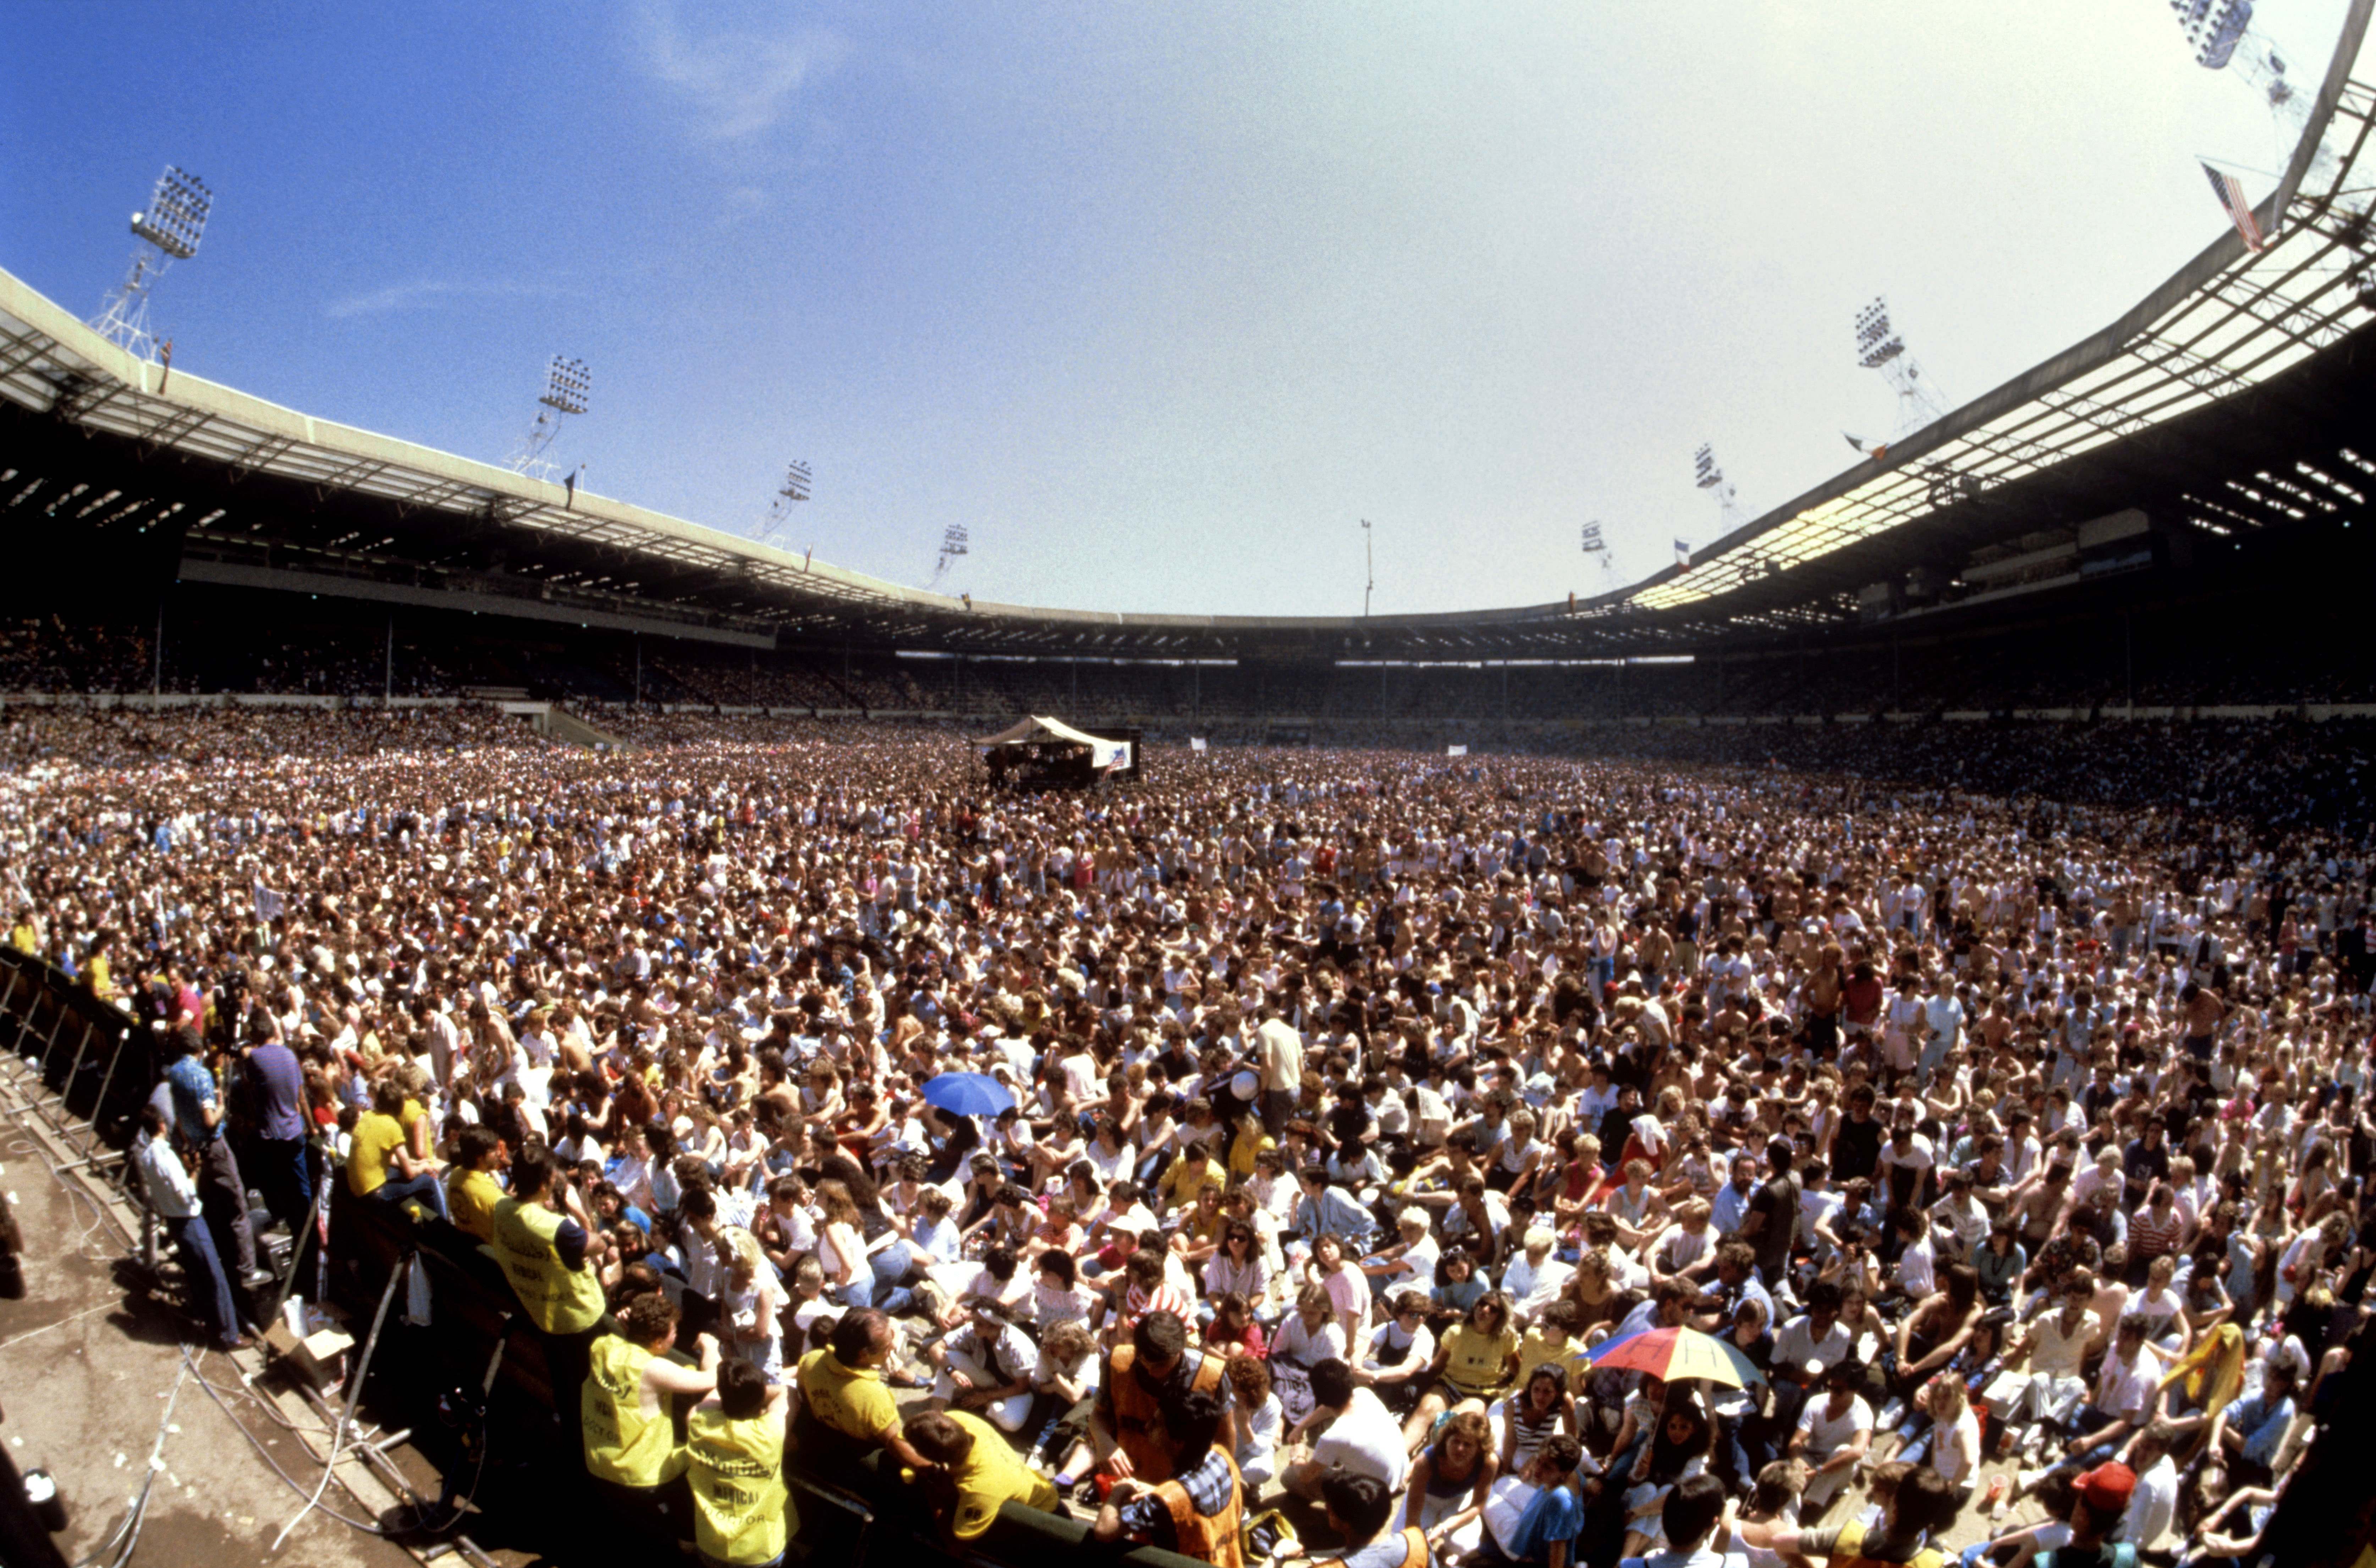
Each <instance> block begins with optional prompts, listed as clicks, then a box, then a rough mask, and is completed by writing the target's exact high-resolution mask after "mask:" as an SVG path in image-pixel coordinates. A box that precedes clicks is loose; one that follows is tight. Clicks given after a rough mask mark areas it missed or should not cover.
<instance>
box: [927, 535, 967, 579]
mask: <svg viewBox="0 0 2376 1568" xmlns="http://www.w3.org/2000/svg"><path fill="white" fill-rule="evenodd" d="M969 543H970V540H968V537H967V534H966V526H965V525H964V524H963V523H951V524H950V525H949V526H948V528H947V529H945V530H944V531H943V532H942V534H941V554H940V559H939V560H938V561H936V562H935V563H933V582H934V583H935V584H937V583H939V582H940V580H941V579H942V578H943V577H945V576H948V575H949V563H950V562H952V561H954V560H956V558H957V557H958V556H960V555H968V554H971V553H972V551H971V550H970V549H969V548H968V546H969Z"/></svg>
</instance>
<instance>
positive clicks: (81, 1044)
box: [58, 1004, 90, 1116]
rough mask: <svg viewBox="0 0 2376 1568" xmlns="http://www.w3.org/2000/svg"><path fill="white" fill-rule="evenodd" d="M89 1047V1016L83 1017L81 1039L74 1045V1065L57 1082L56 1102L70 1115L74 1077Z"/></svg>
mask: <svg viewBox="0 0 2376 1568" xmlns="http://www.w3.org/2000/svg"><path fill="white" fill-rule="evenodd" d="M60 1005H62V1006H63V1005H64V1004H60ZM89 1049H90V1020H89V1018H85V1019H84V1020H83V1021H82V1039H80V1040H79V1041H77V1043H76V1045H75V1057H74V1065H73V1066H71V1067H68V1068H67V1069H66V1075H65V1078H63V1079H62V1080H60V1081H59V1084H58V1104H59V1105H60V1106H61V1107H62V1108H64V1110H65V1113H66V1114H67V1115H68V1116H72V1115H73V1114H74V1084H75V1079H76V1078H77V1076H79V1075H80V1074H81V1073H82V1059H83V1053H84V1052H85V1051H89Z"/></svg>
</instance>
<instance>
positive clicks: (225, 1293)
mask: <svg viewBox="0 0 2376 1568" xmlns="http://www.w3.org/2000/svg"><path fill="white" fill-rule="evenodd" d="M165 1223H166V1224H167V1225H168V1226H170V1227H171V1228H172V1232H173V1241H174V1243H175V1244H176V1245H177V1246H179V1247H180V1249H181V1252H182V1271H183V1272H184V1274H186V1275H188V1276H189V1278H190V1304H191V1306H192V1307H194V1308H195V1309H196V1310H197V1312H198V1313H201V1314H202V1315H204V1317H205V1318H206V1320H207V1326H208V1327H209V1328H211V1329H213V1330H214V1331H215V1337H216V1338H217V1339H218V1340H220V1341H221V1342H222V1343H223V1344H225V1345H228V1344H230V1343H231V1342H232V1340H234V1339H236V1338H238V1337H239V1307H238V1304H237V1303H236V1302H234V1301H232V1294H231V1279H230V1277H228V1276H226V1275H225V1274H224V1273H223V1265H222V1258H221V1256H220V1254H219V1253H216V1251H215V1239H214V1233H213V1232H212V1231H210V1230H208V1229H207V1222H206V1218H205V1217H204V1216H203V1215H196V1214H194V1215H192V1216H190V1217H189V1218H186V1219H169V1220H167V1221H166V1222H165Z"/></svg>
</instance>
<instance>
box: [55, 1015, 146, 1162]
mask: <svg viewBox="0 0 2376 1568" xmlns="http://www.w3.org/2000/svg"><path fill="white" fill-rule="evenodd" d="M131 1042H132V1030H131V1028H129V1027H128V1026H127V1027H126V1028H125V1030H124V1032H123V1033H122V1034H119V1035H117V1036H116V1037H115V1050H114V1051H113V1052H111V1053H110V1054H109V1056H108V1058H107V1071H106V1072H104V1073H102V1074H101V1075H100V1078H99V1094H98V1095H97V1097H96V1098H94V1099H92V1100H91V1102H90V1115H89V1118H88V1119H87V1123H86V1124H87V1125H88V1126H89V1128H90V1142H89V1143H88V1144H86V1145H85V1146H84V1147H85V1149H86V1151H87V1152H89V1153H90V1154H92V1155H96V1154H97V1153H98V1152H99V1150H98V1147H97V1145H98V1143H99V1139H100V1136H101V1134H100V1131H99V1119H100V1118H101V1116H103V1115H105V1114H106V1112H107V1091H108V1088H109V1087H110V1086H112V1085H113V1083H114V1082H115V1069H116V1067H117V1066H118V1064H120V1063H122V1062H123V1060H124V1048H125V1046H126V1045H129V1044H130V1043H131ZM69 1109H71V1107H69Z"/></svg>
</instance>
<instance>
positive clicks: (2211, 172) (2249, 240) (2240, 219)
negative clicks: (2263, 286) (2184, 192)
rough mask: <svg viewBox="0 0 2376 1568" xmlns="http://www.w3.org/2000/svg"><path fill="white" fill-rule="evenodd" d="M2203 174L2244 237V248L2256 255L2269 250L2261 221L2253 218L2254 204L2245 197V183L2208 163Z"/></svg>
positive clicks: (2230, 220) (2229, 218)
mask: <svg viewBox="0 0 2376 1568" xmlns="http://www.w3.org/2000/svg"><path fill="white" fill-rule="evenodd" d="M2203 172H2204V174H2205V175H2206V176H2207V177H2208V178H2209V179H2210V181H2211V192H2212V194H2213V195H2214V196H2217V197H2218V198H2219V205H2220V206H2222V207H2224V208H2227V209H2228V221H2229V222H2230V223H2233V224H2235V225H2236V232H2238V233H2239V234H2241V235H2242V236H2244V248H2245V249H2246V250H2248V251H2251V252H2252V253H2253V254H2255V255H2258V254H2259V253H2260V252H2262V251H2264V250H2267V249H2268V248H2269V241H2268V237H2267V236H2266V235H2264V234H2263V233H2262V232H2261V220H2259V219H2258V218H2255V217H2253V216H2252V203H2251V198H2250V197H2248V196H2245V195H2244V182H2243V181H2241V180H2239V179H2238V178H2236V176H2235V175H2233V174H2230V173H2228V172H2225V171H2223V170H2218V169H2214V168H2213V167H2211V165H2210V164H2208V163H2205V164H2204V165H2203Z"/></svg>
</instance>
